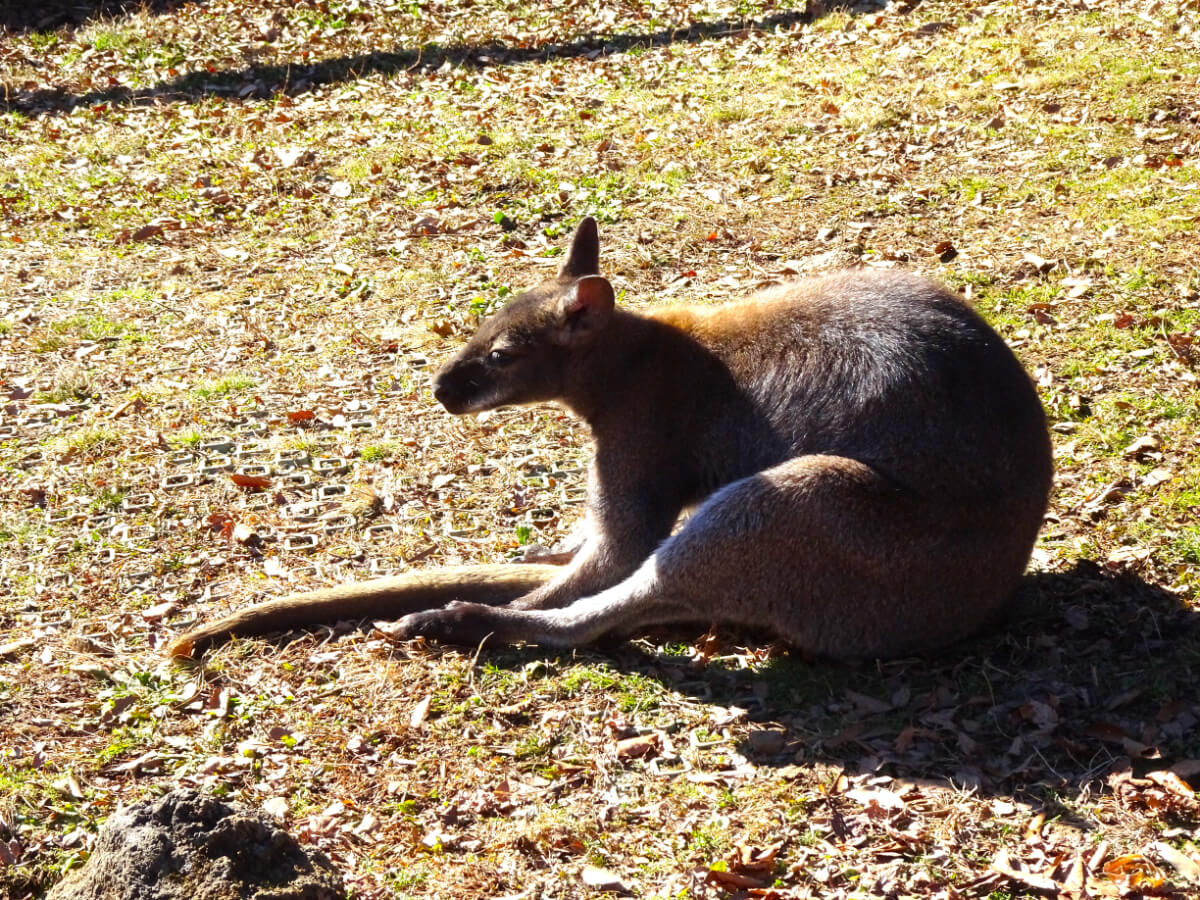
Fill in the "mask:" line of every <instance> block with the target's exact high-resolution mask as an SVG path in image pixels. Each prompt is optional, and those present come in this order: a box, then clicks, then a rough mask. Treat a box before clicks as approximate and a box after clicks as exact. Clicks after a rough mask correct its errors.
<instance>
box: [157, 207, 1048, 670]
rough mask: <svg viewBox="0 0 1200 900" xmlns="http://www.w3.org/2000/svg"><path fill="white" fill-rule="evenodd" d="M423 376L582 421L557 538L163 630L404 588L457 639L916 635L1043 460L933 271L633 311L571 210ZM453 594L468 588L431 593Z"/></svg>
mask: <svg viewBox="0 0 1200 900" xmlns="http://www.w3.org/2000/svg"><path fill="white" fill-rule="evenodd" d="M434 395H435V397H436V398H437V399H438V400H439V401H440V402H441V403H442V405H443V406H445V408H446V409H447V410H449V411H450V412H451V413H454V414H464V413H477V412H482V411H484V410H489V409H493V408H496V407H499V406H505V405H509V404H520V403H538V402H543V401H550V400H557V401H559V402H561V403H563V404H565V405H566V406H567V407H569V408H570V409H571V410H573V411H574V412H575V413H576V414H577V415H579V416H580V417H581V418H582V419H583V420H584V421H585V422H587V424H588V425H589V426H590V429H591V433H592V436H593V438H594V440H595V458H594V460H593V462H592V465H591V469H590V472H589V475H588V502H587V517H586V532H585V534H586V537H585V539H584V541H583V543H582V546H581V547H580V549H579V550H578V552H577V553H576V554H575V556H574V558H573V559H572V560H571V561H570V562H569V563H568V564H567V565H566V566H565V567H563V568H561V569H556V568H554V567H547V566H530V567H526V566H492V567H474V568H466V569H451V570H441V572H440V573H439V572H437V571H435V572H433V573H430V574H423V573H418V574H415V575H411V576H400V578H398V579H391V580H388V581H384V582H368V583H365V584H361V585H348V586H344V587H341V588H336V589H333V590H330V591H316V592H314V593H311V594H302V595H297V596H295V597H289V598H284V599H283V600H277V601H272V602H270V603H267V604H263V605H262V606H259V607H252V608H250V609H249V610H247V611H246V612H245V613H243V614H241V615H240V616H234V617H231V618H230V619H226V620H223V621H219V622H216V623H213V625H211V626H208V627H207V628H202V629H198V630H197V631H195V632H192V633H191V634H188V635H184V636H183V638H181V639H180V640H179V641H178V642H177V644H176V645H175V647H176V650H177V652H190V650H191V649H192V648H194V647H196V646H200V645H203V644H206V643H208V642H211V641H212V640H215V639H217V638H220V637H223V636H225V635H228V634H230V633H232V632H241V633H261V632H263V631H268V630H274V629H281V628H289V627H294V626H297V625H302V624H311V623H313V622H317V621H322V620H324V621H330V620H334V619H337V618H349V617H354V616H375V617H383V616H396V615H399V614H400V613H404V612H407V613H408V614H407V615H405V616H404V617H403V618H402V619H400V621H399V623H398V625H397V629H396V630H397V633H399V634H400V635H402V636H410V637H416V636H418V635H423V636H426V637H430V638H435V639H438V640H442V641H450V642H455V643H467V644H476V643H478V642H480V641H482V640H484V639H485V638H489V637H490V639H491V640H492V641H495V642H498V643H508V642H512V641H530V642H535V643H538V644H544V645H549V646H557V647H567V646H574V645H577V644H582V643H586V642H589V641H593V640H596V639H597V638H600V637H601V636H603V635H607V634H626V633H629V632H633V631H636V630H638V629H641V628H644V627H646V626H650V625H656V624H662V623H672V622H694V623H704V624H707V623H718V622H720V623H732V624H737V625H746V626H753V627H756V628H761V629H766V630H767V631H769V632H771V633H773V634H774V635H776V636H778V637H780V638H783V639H784V640H786V641H788V642H789V643H791V644H792V645H794V646H796V647H798V648H800V649H801V650H803V651H807V652H810V653H812V654H814V655H819V656H823V657H829V658H835V659H857V658H870V657H892V656H897V655H904V654H910V653H914V652H920V651H924V650H928V649H932V648H935V647H939V646H942V645H945V644H947V643H950V642H952V641H955V640H957V639H960V638H962V637H965V636H967V635H969V634H971V633H972V632H975V631H977V630H979V629H980V628H982V627H984V626H986V625H988V624H990V623H991V622H993V621H994V620H996V619H998V618H999V617H1000V615H1001V614H1002V613H1003V612H1004V611H1005V609H1006V607H1007V606H1008V605H1009V602H1010V599H1011V597H1012V595H1013V593H1014V591H1015V589H1016V587H1017V584H1018V582H1019V580H1020V578H1021V575H1022V573H1023V572H1024V568H1025V565H1026V563H1027V561H1028V559H1029V554H1030V551H1031V548H1032V546H1033V542H1034V540H1035V538H1036V536H1037V532H1038V528H1039V526H1040V524H1041V521H1042V516H1043V514H1044V512H1045V509H1046V502H1047V496H1048V494H1049V490H1050V483H1051V478H1052V465H1051V448H1050V441H1049V435H1048V433H1047V428H1046V422H1045V417H1044V414H1043V412H1042V408H1041V404H1040V403H1039V401H1038V397H1037V393H1036V391H1035V390H1034V387H1033V384H1032V382H1031V381H1030V379H1029V377H1028V376H1027V375H1026V373H1025V371H1024V370H1023V369H1022V368H1021V365H1020V363H1019V362H1018V361H1017V359H1016V357H1015V356H1014V355H1013V353H1012V351H1011V350H1010V349H1009V348H1008V347H1007V346H1006V345H1005V343H1004V341H1003V340H1002V339H1001V338H1000V337H999V336H998V335H997V334H996V333H995V332H994V331H993V330H992V329H991V328H989V327H988V325H987V324H986V323H985V322H984V320H983V319H982V318H981V317H980V316H979V315H977V314H976V313H975V312H974V311H972V310H971V309H970V308H969V307H968V306H967V304H966V303H964V302H963V301H962V300H960V299H959V298H958V297H957V296H955V295H954V294H952V293H950V292H949V291H947V290H946V289H944V288H942V287H939V286H937V285H935V284H933V283H931V282H929V281H926V280H924V279H921V278H918V277H915V276H913V275H908V274H901V273H897V272H893V271H871V270H858V271H850V272H843V273H840V274H835V275H829V276H825V277H818V278H812V279H807V280H802V281H797V282H794V283H790V284H784V285H781V286H778V287H774V288H769V289H767V290H765V291H762V292H760V293H758V294H755V295H754V296H752V297H750V298H749V299H747V300H744V301H742V302H738V303H731V304H727V305H721V306H703V305H694V306H669V307H663V308H656V309H652V310H650V311H648V312H646V313H635V312H632V311H629V310H625V309H620V308H617V307H616V306H615V304H614V295H613V289H612V286H611V285H610V284H609V282H608V281H607V280H605V279H604V278H603V277H601V276H600V274H599V239H598V235H597V228H596V223H595V221H594V220H592V219H590V218H589V219H584V220H583V222H582V223H581V224H580V226H579V228H578V230H577V231H576V233H575V236H574V238H573V240H572V242H571V246H570V250H569V251H568V254H567V258H566V261H565V263H564V264H563V266H562V268H561V269H560V271H559V272H558V275H557V277H555V278H553V279H551V280H549V281H546V282H545V283H543V284H541V285H539V286H537V287H535V288H533V289H532V290H529V291H527V292H525V293H523V294H521V295H519V296H518V297H516V298H515V299H513V300H512V301H511V302H509V303H508V304H507V305H506V306H505V307H504V308H502V309H501V310H500V311H499V312H497V313H496V314H495V315H493V316H492V317H491V318H490V319H487V320H485V321H484V322H483V323H482V325H481V326H480V328H479V330H478V332H477V333H476V334H475V335H474V337H472V338H471V339H470V340H469V341H468V343H467V344H466V346H465V347H463V348H462V350H460V351H459V352H458V354H457V355H456V356H455V357H454V358H453V359H451V360H450V362H448V363H447V364H446V365H445V366H444V367H443V368H442V369H441V371H439V372H438V374H437V376H436V380H435V385H434ZM689 508H690V509H691V514H690V515H689V516H687V517H686V518H685V519H684V520H683V521H682V522H681V521H680V516H681V513H682V512H684V511H685V510H688V509H689ZM461 600H471V601H476V602H466V603H464V602H449V603H447V601H461ZM479 601H482V602H479ZM423 607H424V608H423ZM428 607H435V608H428Z"/></svg>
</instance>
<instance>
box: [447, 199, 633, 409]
mask: <svg viewBox="0 0 1200 900" xmlns="http://www.w3.org/2000/svg"><path fill="white" fill-rule="evenodd" d="M599 273H600V239H599V236H598V234H597V232H596V220H595V219H591V218H587V219H584V220H583V221H582V222H580V223H579V228H578V229H577V230H576V231H575V236H574V237H573V238H572V239H571V249H570V250H569V251H568V253H567V259H566V262H564V263H563V266H562V268H561V269H559V271H558V275H557V276H556V277H554V278H551V279H550V280H549V281H545V282H543V283H542V284H539V285H538V286H537V287H535V288H532V289H530V290H528V291H525V292H524V293H522V294H519V295H517V296H516V297H514V298H513V299H512V300H510V301H509V302H508V304H506V305H505V306H504V308H503V309H501V310H500V311H499V312H497V313H496V314H495V315H493V316H491V317H490V318H488V319H485V320H484V321H483V323H482V324H480V326H479V330H478V331H477V332H476V333H475V335H474V336H473V337H472V338H471V339H470V340H469V341H467V344H466V346H465V347H463V348H462V349H461V350H459V351H458V353H456V354H455V355H454V358H453V359H451V360H450V361H449V362H448V363H446V364H445V365H444V366H442V368H441V370H440V371H439V372H438V373H437V377H436V378H435V379H434V386H433V395H434V396H435V397H437V399H438V401H439V402H440V403H441V404H442V405H443V406H444V407H446V409H448V410H449V411H450V412H452V413H454V414H456V415H459V414H462V413H471V412H483V411H484V410H487V409H495V408H496V407H498V406H507V405H510V404H514V403H518V404H519V403H538V402H542V401H546V400H555V399H559V398H561V397H562V396H563V391H564V382H565V373H566V371H567V368H568V366H569V365H570V362H571V359H572V357H573V356H575V355H576V354H578V353H580V352H581V351H582V350H585V349H586V348H587V347H588V346H589V345H590V344H591V343H592V342H593V341H594V340H595V338H596V335H597V334H599V333H600V332H601V331H602V330H603V329H604V327H605V326H606V325H607V324H608V322H609V320H610V318H611V316H612V311H613V289H612V285H610V284H609V283H608V281H606V280H605V279H604V278H602V277H600V274H599Z"/></svg>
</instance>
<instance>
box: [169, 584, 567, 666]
mask: <svg viewBox="0 0 1200 900" xmlns="http://www.w3.org/2000/svg"><path fill="white" fill-rule="evenodd" d="M561 572H562V569H561V567H559V566H552V565H538V564H528V565H483V566H453V567H450V568H445V569H429V570H427V571H421V572H408V573H405V574H404V575H397V576H394V577H392V578H380V579H378V580H377V581H360V582H355V583H353V584H343V585H340V586H338V587H332V588H323V589H322V590H319V591H308V592H307V593H303V594H290V595H289V596H287V597H280V598H278V599H276V600H267V601H266V602H265V603H259V604H257V605H255V606H248V607H246V608H245V609H243V610H239V611H238V612H235V613H233V614H231V615H228V616H226V617H225V618H223V619H217V621H215V622H210V623H208V624H207V625H201V626H200V627H198V628H193V629H192V630H191V631H188V632H186V633H185V634H182V635H180V636H179V637H178V638H176V639H175V640H174V641H173V642H172V643H171V645H170V647H168V648H167V653H168V655H170V656H193V655H195V654H197V653H203V652H204V651H205V650H207V649H209V648H210V647H213V646H215V645H216V644H219V643H221V642H222V641H224V640H227V639H228V638H230V637H232V636H233V635H235V634H238V635H252V634H267V633H269V632H272V631H288V630H291V629H293V628H300V627H303V626H305V625H318V624H321V623H333V622H338V621H341V620H344V619H368V618H377V619H398V618H400V617H401V616H403V615H406V614H407V613H410V612H417V611H419V610H422V609H432V608H434V607H437V606H445V605H446V604H447V603H449V602H451V601H452V600H463V601H467V602H472V603H487V604H490V605H493V606H497V605H500V604H502V603H508V602H509V601H510V600H515V599H516V598H517V597H520V596H522V595H523V594H526V593H528V592H529V591H531V590H533V589H534V588H536V587H539V586H541V585H543V584H545V583H546V582H547V581H550V580H551V579H552V578H554V577H555V576H556V575H558V574H559V573H561Z"/></svg>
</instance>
